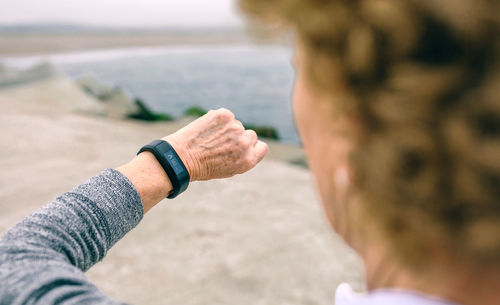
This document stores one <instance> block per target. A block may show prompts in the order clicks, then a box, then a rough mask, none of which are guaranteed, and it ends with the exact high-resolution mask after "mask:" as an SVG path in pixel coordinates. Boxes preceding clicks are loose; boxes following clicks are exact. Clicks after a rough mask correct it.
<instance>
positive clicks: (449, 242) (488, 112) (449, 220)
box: [240, 0, 500, 265]
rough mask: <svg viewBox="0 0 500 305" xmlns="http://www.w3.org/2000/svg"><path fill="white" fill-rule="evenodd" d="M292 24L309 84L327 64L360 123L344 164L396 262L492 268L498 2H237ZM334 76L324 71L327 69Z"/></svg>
mask: <svg viewBox="0 0 500 305" xmlns="http://www.w3.org/2000/svg"><path fill="white" fill-rule="evenodd" d="M240 5H241V7H242V8H243V10H244V11H246V12H247V13H249V14H250V15H251V16H254V17H258V19H260V20H264V21H266V22H272V23H276V24H278V23H285V24H288V25H291V26H292V27H293V29H294V30H295V32H296V33H297V34H298V36H299V38H300V40H301V41H302V42H303V44H304V45H305V46H306V50H307V52H306V53H307V54H306V56H307V57H308V60H307V61H306V62H307V63H308V66H309V67H308V68H309V71H310V73H309V75H310V79H311V80H313V82H315V83H316V84H318V85H320V86H321V88H324V89H326V90H328V86H329V85H328V71H325V68H324V65H323V64H321V67H320V66H319V65H317V64H315V63H316V62H317V60H316V59H317V58H319V57H321V56H323V57H326V58H328V59H330V60H331V62H332V63H333V62H335V63H336V66H335V69H337V70H338V69H340V71H341V74H342V76H343V79H344V81H345V82H346V84H347V87H348V89H349V91H350V92H351V93H352V94H353V95H354V96H355V99H354V100H355V101H351V105H350V109H353V111H354V113H355V115H356V117H358V118H359V122H360V124H361V133H360V136H359V137H358V138H357V139H356V143H357V144H358V145H356V148H355V149H354V151H353V154H352V161H351V166H352V168H353V172H354V175H353V176H354V187H355V188H356V190H357V191H358V192H359V194H360V195H361V196H362V198H364V200H363V201H364V202H365V205H364V206H366V209H365V210H366V212H367V214H369V215H370V217H371V218H372V219H374V220H375V222H376V223H377V224H379V225H380V227H381V228H383V230H384V232H385V234H384V235H385V236H387V237H388V238H387V239H388V240H389V241H390V243H391V244H392V246H393V248H394V249H396V251H397V253H398V254H399V255H400V256H401V257H403V258H404V259H408V260H412V261H413V262H415V263H418V262H422V261H423V260H424V259H425V257H426V254H428V253H429V252H430V251H431V249H435V248H436V246H438V247H440V248H442V249H445V250H446V251H447V253H448V254H450V256H452V257H453V258H455V259H459V260H460V259H464V258H465V259H468V261H471V262H480V263H481V264H495V265H498V264H500V92H499V90H500V61H499V60H500V40H499V30H500V2H499V1H497V0H307V1H305V0H240ZM332 69H333V67H332Z"/></svg>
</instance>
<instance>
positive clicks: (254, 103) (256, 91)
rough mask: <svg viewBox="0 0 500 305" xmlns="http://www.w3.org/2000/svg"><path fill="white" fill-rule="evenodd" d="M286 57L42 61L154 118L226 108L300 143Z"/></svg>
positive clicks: (275, 51) (179, 54)
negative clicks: (125, 98)
mask: <svg viewBox="0 0 500 305" xmlns="http://www.w3.org/2000/svg"><path fill="white" fill-rule="evenodd" d="M291 57H292V51H291V50H290V49H289V48H285V47H274V46H273V47H271V46H191V47H162V48H132V49H123V50H108V51H96V52H82V53H71V54H63V55H55V56H49V57H48V58H46V59H47V60H49V61H51V62H53V63H54V64H56V65H57V66H58V67H59V68H60V69H61V70H63V71H64V72H66V73H67V74H69V75H70V76H72V77H75V78H77V77H79V76H82V75H88V74H92V75H94V76H95V77H97V78H99V79H100V80H101V81H104V82H109V83H111V84H114V85H116V86H119V87H121V88H124V89H126V90H127V91H129V92H130V93H131V94H132V95H134V96H136V97H138V98H140V99H142V100H143V101H144V102H145V103H146V104H147V105H149V106H150V107H151V108H152V109H153V110H155V111H158V112H165V113H168V114H171V115H174V116H180V115H182V113H183V112H184V111H185V110H186V109H188V108H189V107H191V106H194V105H196V106H200V107H202V108H205V109H217V108H220V107H225V108H228V109H230V110H232V111H233V112H234V113H235V115H236V117H237V118H238V119H240V120H241V121H242V122H244V123H247V124H252V125H267V126H272V127H274V128H276V129H277V131H278V133H279V135H280V138H281V140H282V141H284V142H288V143H299V138H298V136H297V133H296V130H295V126H294V122H293V116H292V111H291V91H292V85H293V69H292V65H291ZM24 60H25V63H27V62H29V61H34V60H35V58H31V59H30V58H25V59H24ZM19 63H21V62H19V60H18V64H19Z"/></svg>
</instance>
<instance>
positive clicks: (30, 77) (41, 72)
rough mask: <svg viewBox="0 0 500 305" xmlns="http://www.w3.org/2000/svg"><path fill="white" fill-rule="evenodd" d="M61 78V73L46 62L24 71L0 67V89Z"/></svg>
mask: <svg viewBox="0 0 500 305" xmlns="http://www.w3.org/2000/svg"><path fill="white" fill-rule="evenodd" d="M62 76H63V73H62V72H61V71H59V69H57V68H56V67H55V66H54V65H52V64H50V63H48V62H42V63H40V64H38V65H35V66H33V67H32V68H29V69H25V70H23V69H16V68H13V67H8V66H6V65H0V89H2V88H8V87H12V86H19V85H25V84H30V83H35V82H40V81H45V80H50V79H54V78H57V77H62Z"/></svg>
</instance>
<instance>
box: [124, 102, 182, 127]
mask: <svg viewBox="0 0 500 305" xmlns="http://www.w3.org/2000/svg"><path fill="white" fill-rule="evenodd" d="M135 104H136V106H137V108H138V111H137V112H136V113H134V114H131V115H129V116H128V117H129V118H131V119H136V120H142V121H151V122H158V121H172V120H173V117H172V116H170V115H168V114H166V113H158V112H154V111H152V110H151V109H149V108H148V107H147V106H146V104H144V102H143V101H142V100H141V99H138V98H136V99H135Z"/></svg>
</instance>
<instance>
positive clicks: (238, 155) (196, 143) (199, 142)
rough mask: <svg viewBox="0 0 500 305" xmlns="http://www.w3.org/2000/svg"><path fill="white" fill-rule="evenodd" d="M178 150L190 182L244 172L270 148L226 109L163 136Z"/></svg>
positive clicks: (211, 113)
mask: <svg viewBox="0 0 500 305" xmlns="http://www.w3.org/2000/svg"><path fill="white" fill-rule="evenodd" d="M164 140H165V141H167V142H169V143H170V145H172V147H173V148H174V149H175V151H176V152H177V154H178V155H179V157H180V158H181V159H182V161H183V162H184V164H185V165H186V168H187V169H188V171H189V175H190V176H191V181H197V180H209V179H216V178H227V177H231V176H234V175H236V174H241V173H244V172H246V171H248V170H250V169H252V168H253V167H254V166H255V165H256V164H257V163H259V162H260V161H261V160H262V159H263V158H264V156H265V155H266V153H267V151H268V147H267V144H266V143H264V142H262V141H259V140H258V138H257V134H256V133H255V131H253V130H245V128H244V127H243V125H242V124H241V122H239V121H238V120H236V119H235V117H234V114H233V113H232V112H231V111H229V110H227V109H223V108H221V109H219V110H211V111H209V112H208V113H207V114H206V115H204V116H202V117H201V118H199V119H197V120H196V121H194V122H192V123H191V124H189V125H187V126H186V127H184V128H182V129H180V130H179V131H177V132H176V133H174V134H172V135H169V136H167V137H165V138H164Z"/></svg>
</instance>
